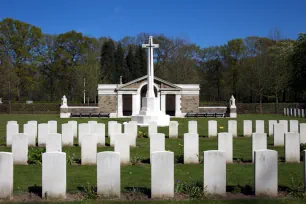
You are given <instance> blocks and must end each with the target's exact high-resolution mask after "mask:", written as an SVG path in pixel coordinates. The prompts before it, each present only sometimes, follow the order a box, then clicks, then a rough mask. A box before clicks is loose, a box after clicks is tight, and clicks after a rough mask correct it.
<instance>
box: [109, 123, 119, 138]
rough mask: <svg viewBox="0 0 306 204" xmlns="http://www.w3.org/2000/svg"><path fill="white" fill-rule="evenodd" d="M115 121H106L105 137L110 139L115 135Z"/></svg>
mask: <svg viewBox="0 0 306 204" xmlns="http://www.w3.org/2000/svg"><path fill="white" fill-rule="evenodd" d="M115 124H117V121H108V123H107V128H108V129H107V136H108V137H109V138H110V137H111V136H112V134H116V130H115V129H116V125H115Z"/></svg>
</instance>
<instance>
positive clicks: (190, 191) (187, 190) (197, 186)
mask: <svg viewBox="0 0 306 204" xmlns="http://www.w3.org/2000/svg"><path fill="white" fill-rule="evenodd" d="M174 189H175V192H176V193H184V194H187V195H188V196H189V199H200V198H203V197H204V190H203V183H201V182H199V181H193V182H192V183H191V184H188V183H187V182H184V181H180V180H177V181H176V183H175V186H174Z"/></svg>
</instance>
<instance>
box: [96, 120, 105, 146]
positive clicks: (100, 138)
mask: <svg viewBox="0 0 306 204" xmlns="http://www.w3.org/2000/svg"><path fill="white" fill-rule="evenodd" d="M94 133H95V134H96V135H97V145H98V146H100V147H104V146H105V124H104V123H97V124H96V125H95V126H94Z"/></svg>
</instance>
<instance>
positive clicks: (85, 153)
mask: <svg viewBox="0 0 306 204" xmlns="http://www.w3.org/2000/svg"><path fill="white" fill-rule="evenodd" d="M96 163H97V135H96V134H94V133H88V134H84V135H83V139H82V145H81V164H82V165H94V164H96Z"/></svg>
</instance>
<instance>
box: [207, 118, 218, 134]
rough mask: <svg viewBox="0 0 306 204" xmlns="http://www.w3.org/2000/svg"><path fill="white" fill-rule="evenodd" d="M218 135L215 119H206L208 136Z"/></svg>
mask: <svg viewBox="0 0 306 204" xmlns="http://www.w3.org/2000/svg"><path fill="white" fill-rule="evenodd" d="M217 135H218V127H217V121H216V120H209V121H208V137H216V136H217Z"/></svg>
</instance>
